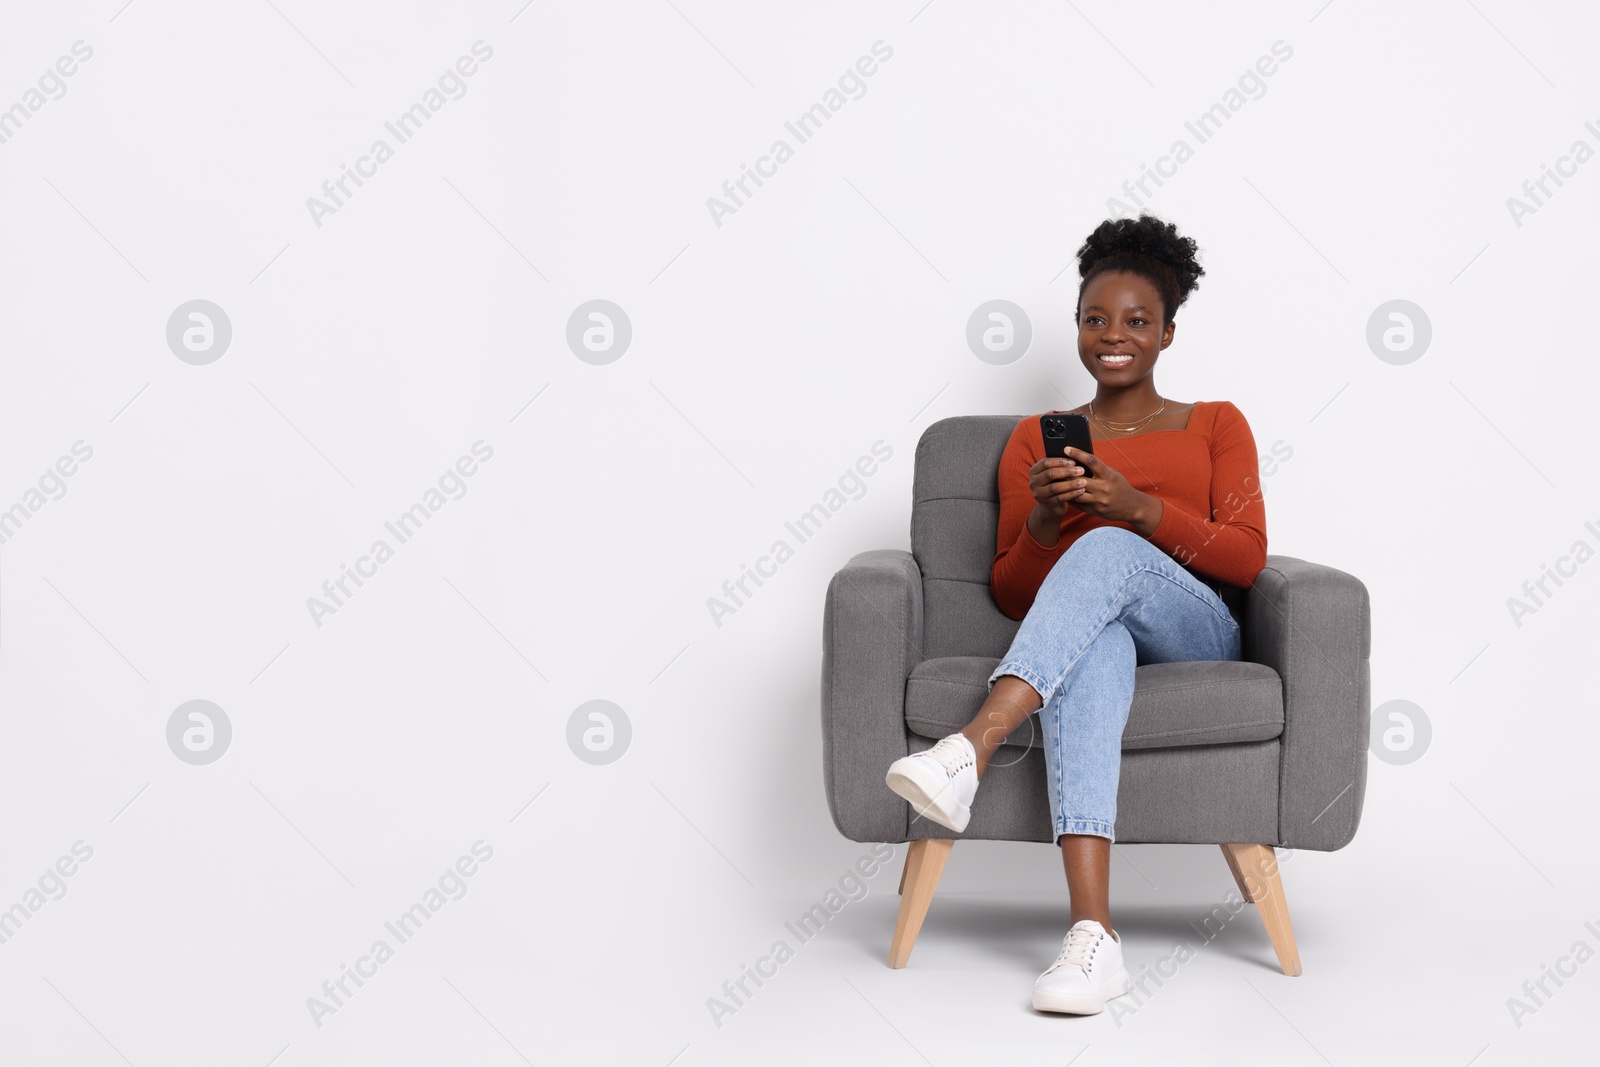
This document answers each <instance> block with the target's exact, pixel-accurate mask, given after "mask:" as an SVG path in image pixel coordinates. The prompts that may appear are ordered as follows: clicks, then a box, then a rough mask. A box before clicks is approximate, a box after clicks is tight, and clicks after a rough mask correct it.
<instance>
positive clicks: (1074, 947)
mask: <svg viewBox="0 0 1600 1067" xmlns="http://www.w3.org/2000/svg"><path fill="white" fill-rule="evenodd" d="M1099 943H1100V935H1099V934H1097V933H1095V932H1094V931H1093V930H1091V929H1090V928H1089V927H1087V926H1074V927H1073V928H1072V929H1071V930H1068V931H1067V936H1066V940H1064V941H1063V942H1062V944H1061V955H1059V956H1057V957H1056V961H1055V962H1054V963H1052V964H1051V965H1050V970H1048V971H1046V972H1045V973H1046V974H1050V973H1052V972H1054V971H1058V970H1060V969H1061V968H1063V967H1077V968H1079V969H1080V970H1082V971H1083V972H1084V973H1085V974H1087V973H1088V971H1089V963H1090V962H1091V960H1092V958H1093V956H1094V950H1095V947H1096V946H1097V945H1098V944H1099Z"/></svg>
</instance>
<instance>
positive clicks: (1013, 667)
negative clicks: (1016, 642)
mask: <svg viewBox="0 0 1600 1067" xmlns="http://www.w3.org/2000/svg"><path fill="white" fill-rule="evenodd" d="M1002 674H1014V675H1016V676H1017V677H1018V678H1021V679H1022V680H1023V681H1024V682H1027V683H1028V684H1029V685H1031V686H1033V689H1034V692H1036V693H1038V694H1039V696H1040V697H1041V699H1042V700H1043V702H1044V703H1046V704H1048V703H1049V702H1050V694H1049V693H1048V692H1046V690H1048V689H1049V688H1050V683H1049V682H1046V681H1045V680H1044V679H1043V678H1041V677H1039V675H1038V674H1036V673H1034V672H1033V671H1032V670H1030V669H1029V668H1028V666H1027V665H1026V664H1024V663H1021V662H1020V661H1018V660H1007V661H1006V662H1004V663H1002V664H1000V666H998V667H996V668H995V669H994V673H993V674H991V675H989V689H990V691H991V692H992V691H993V690H994V683H995V682H997V681H999V680H1000V676H1001V675H1002Z"/></svg>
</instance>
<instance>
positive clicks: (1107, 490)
mask: <svg viewBox="0 0 1600 1067" xmlns="http://www.w3.org/2000/svg"><path fill="white" fill-rule="evenodd" d="M1066 454H1067V458H1068V459H1071V460H1075V461H1076V462H1077V464H1078V465H1079V466H1080V467H1083V468H1084V469H1085V470H1086V471H1088V473H1089V474H1092V475H1093V477H1092V478H1083V479H1081V481H1082V482H1083V492H1081V493H1079V494H1078V495H1077V496H1075V497H1073V498H1072V499H1071V500H1069V501H1067V503H1068V504H1069V505H1070V506H1071V507H1075V508H1077V509H1078V510H1079V511H1087V512H1088V513H1089V514H1091V515H1098V516H1099V517H1100V518H1102V519H1112V520H1114V521H1117V522H1125V523H1127V524H1128V525H1129V526H1132V527H1133V528H1134V530H1135V531H1137V532H1138V533H1139V534H1141V535H1143V536H1145V537H1149V536H1150V535H1151V534H1152V533H1154V532H1155V528H1156V526H1158V525H1159V524H1160V522H1161V501H1160V500H1159V499H1157V498H1156V497H1153V496H1151V495H1150V494H1149V493H1142V492H1140V491H1139V490H1137V489H1135V488H1134V487H1133V486H1131V485H1129V484H1128V479H1126V478H1124V477H1123V476H1122V474H1121V473H1120V472H1119V471H1117V470H1116V469H1115V468H1113V467H1111V466H1109V465H1108V464H1107V463H1106V462H1105V460H1103V459H1101V458H1100V457H1098V456H1096V455H1095V454H1094V453H1092V452H1085V451H1083V450H1082V449H1080V448H1073V447H1072V446H1070V445H1069V446H1067V449H1066Z"/></svg>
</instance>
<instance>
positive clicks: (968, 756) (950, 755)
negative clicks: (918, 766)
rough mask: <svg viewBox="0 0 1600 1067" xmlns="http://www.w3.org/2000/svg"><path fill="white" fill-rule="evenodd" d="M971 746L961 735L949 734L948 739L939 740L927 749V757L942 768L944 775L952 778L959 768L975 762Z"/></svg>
mask: <svg viewBox="0 0 1600 1067" xmlns="http://www.w3.org/2000/svg"><path fill="white" fill-rule="evenodd" d="M971 744H972V743H971V742H970V741H968V740H967V739H966V738H965V737H963V736H962V735H961V734H951V735H950V736H949V737H943V738H940V739H939V741H938V742H937V743H935V744H934V746H933V747H932V748H930V749H928V751H927V755H929V756H932V757H933V759H934V761H935V762H936V763H938V764H939V766H941V767H943V768H944V772H945V774H947V775H949V776H950V777H951V778H954V777H955V776H956V772H957V771H959V770H961V768H963V767H965V766H967V765H969V764H972V763H976V762H977V760H976V758H975V756H974V753H973V751H972V748H971Z"/></svg>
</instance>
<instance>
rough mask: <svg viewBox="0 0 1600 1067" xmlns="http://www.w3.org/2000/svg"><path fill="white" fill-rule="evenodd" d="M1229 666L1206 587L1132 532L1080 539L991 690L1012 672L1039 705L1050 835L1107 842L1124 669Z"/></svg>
mask: <svg viewBox="0 0 1600 1067" xmlns="http://www.w3.org/2000/svg"><path fill="white" fill-rule="evenodd" d="M1238 658H1239V624H1238V623H1236V622H1235V621H1234V620H1233V616H1232V615H1230V614H1229V612H1228V607H1227V605H1226V604H1224V603H1223V602H1222V600H1221V598H1220V597H1218V596H1217V594H1216V593H1215V592H1213V591H1212V590H1211V589H1210V588H1209V587H1208V586H1206V585H1204V584H1203V583H1201V582H1200V581H1199V580H1198V579H1196V578H1195V577H1194V576H1193V575H1192V574H1190V573H1189V572H1188V571H1186V570H1184V569H1183V568H1182V567H1181V566H1179V565H1178V562H1177V561H1176V560H1175V559H1173V558H1172V557H1171V556H1169V555H1167V554H1166V553H1165V552H1163V551H1162V550H1161V549H1159V548H1157V547H1156V546H1155V545H1153V544H1151V543H1150V542H1149V541H1147V540H1145V539H1144V538H1143V537H1140V536H1139V535H1138V534H1136V533H1134V532H1133V531H1132V530H1124V529H1122V528H1121V527H1117V526H1102V527H1097V528H1096V529H1093V530H1090V531H1089V532H1088V533H1086V534H1084V535H1083V536H1081V537H1079V538H1078V540H1076V541H1074V542H1073V543H1072V545H1071V546H1070V547H1069V548H1068V549H1067V550H1066V552H1064V553H1063V554H1062V556H1061V558H1060V559H1058V560H1056V563H1055V566H1053V567H1052V568H1051V569H1050V573H1049V574H1048V575H1046V576H1045V579H1044V582H1043V583H1042V584H1041V585H1040V586H1039V592H1038V595H1037V596H1036V597H1035V598H1034V601H1033V606H1032V607H1030V608H1029V609H1028V614H1027V615H1025V616H1024V617H1023V619H1022V626H1021V628H1019V629H1018V630H1017V636H1016V637H1015V639H1013V640H1012V642H1011V647H1010V648H1009V649H1007V650H1006V655H1005V658H1004V659H1002V660H1001V661H1000V665H999V666H998V667H996V668H995V670H994V673H993V674H991V675H990V676H989V688H990V689H993V688H994V683H995V681H996V679H998V678H999V677H1000V676H1001V675H1003V674H1014V675H1016V676H1017V677H1018V678H1021V679H1022V680H1023V681H1025V682H1027V683H1028V684H1029V685H1031V686H1033V688H1034V689H1035V690H1037V691H1038V693H1039V696H1040V698H1041V699H1042V700H1043V701H1044V704H1043V706H1042V707H1041V708H1040V709H1039V719H1040V722H1041V723H1042V724H1043V726H1044V762H1045V770H1046V776H1047V781H1048V787H1049V793H1050V818H1051V822H1052V823H1053V825H1054V826H1055V835H1056V838H1058V839H1059V838H1060V836H1061V835H1062V834H1094V835H1097V836H1099V837H1106V838H1110V839H1111V840H1113V841H1115V840H1116V834H1115V832H1114V830H1113V827H1114V826H1115V824H1116V821H1117V782H1118V779H1119V777H1120V775H1121V771H1122V731H1123V728H1124V727H1125V726H1127V724H1128V709H1129V708H1130V707H1131V706H1132V703H1133V669H1134V667H1135V666H1140V665H1143V664H1146V663H1176V662H1185V661H1190V660H1236V659H1238Z"/></svg>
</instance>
